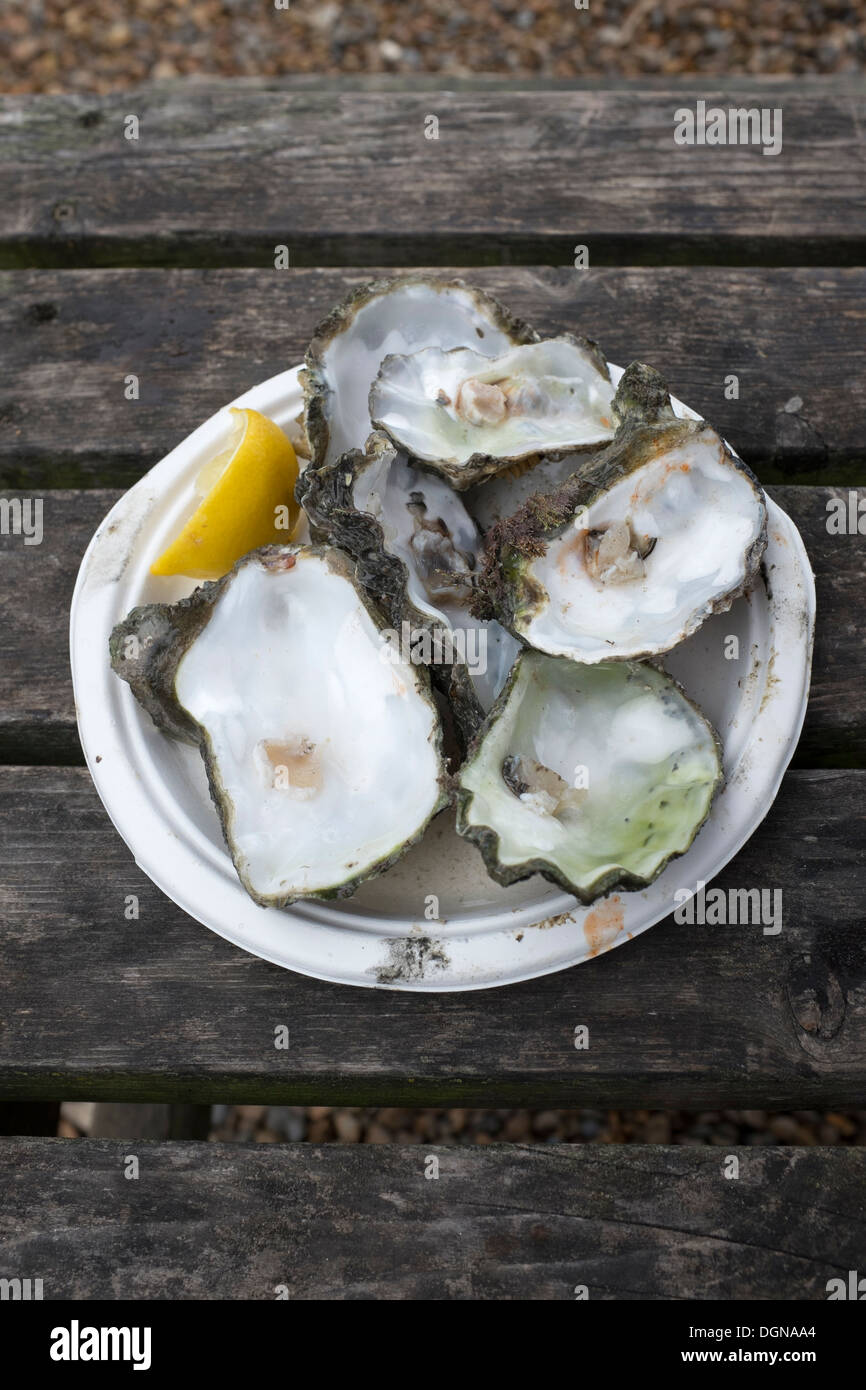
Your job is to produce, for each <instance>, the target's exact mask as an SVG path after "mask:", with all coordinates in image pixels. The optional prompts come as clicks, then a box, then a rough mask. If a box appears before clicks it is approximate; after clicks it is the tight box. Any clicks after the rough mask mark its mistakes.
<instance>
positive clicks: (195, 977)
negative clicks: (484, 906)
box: [0, 768, 866, 1110]
mask: <svg viewBox="0 0 866 1390" xmlns="http://www.w3.org/2000/svg"><path fill="white" fill-rule="evenodd" d="M864 797H866V772H846V771H837V772H831V771H813V772H806V771H798V772H794V773H789V774H788V776H787V778H786V779H785V782H784V784H783V787H782V791H781V793H780V795H779V798H778V800H777V802H776V804H775V806H774V807H773V809H772V810H771V812H770V814H769V816H768V818H767V820H766V821H765V822H764V824H763V825H762V826H761V827H760V828H759V830H758V831H757V832H756V833H755V835H754V836H753V838H752V839H751V840H750V841H749V843H748V844H747V845H746V846H745V847H744V849H743V850H742V851H741V852H740V854H739V855H738V856H737V858H736V860H735V861H734V862H733V863H732V864H731V865H729V866H728V868H727V869H726V870H725V871H724V872H723V873H722V874H721V875H720V876H719V879H718V880H717V882H718V884H719V886H721V887H722V888H725V889H727V888H763V889H768V890H775V889H781V890H782V894H783V927H782V931H781V932H780V933H779V934H778V935H776V936H772V935H765V934H764V933H763V932H762V930H761V928H760V927H759V926H696V927H687V926H679V925H677V924H676V923H675V922H674V921H673V920H672V919H669V920H668V921H667V922H666V923H663V924H659V925H658V926H657V927H654V928H653V929H652V930H651V931H649V932H647V933H646V934H645V935H643V936H642V937H640V938H639V939H637V940H636V941H633V942H630V943H629V944H628V945H627V946H624V947H622V948H621V949H619V950H617V951H615V952H613V953H612V954H610V955H606V956H601V957H599V958H598V959H597V960H595V961H592V962H589V963H588V964H586V965H582V966H580V967H578V968H576V969H573V970H570V971H566V972H561V973H559V974H557V975H551V976H547V977H545V978H543V979H539V980H535V981H528V982H526V983H524V984H521V985H515V986H511V987H509V988H508V989H507V990H494V991H489V992H482V993H474V994H462V995H443V996H435V995H412V996H410V995H405V994H394V993H383V992H381V991H377V990H357V989H349V988H340V989H336V988H334V986H332V985H328V984H323V983H320V982H318V981H315V980H310V979H305V978H304V977H302V976H298V975H295V974H293V973H290V972H287V971H283V970H280V969H278V968H277V967H276V966H272V965H269V964H267V963H265V962H263V961H259V960H257V959H254V958H252V957H250V956H247V955H245V954H244V953H243V952H241V951H240V950H238V949H236V948H235V947H233V946H231V945H229V944H228V943H227V942H225V941H223V940H222V939H221V938H219V937H217V936H215V935H214V934H213V933H211V932H209V931H207V930H206V928H204V927H202V926H200V925H198V924H196V923H195V922H193V921H192V920H191V919H190V918H188V917H187V916H185V914H184V913H183V912H181V911H180V910H179V909H178V908H175V907H174V906H173V905H172V904H171V903H170V902H169V901H168V900H167V899H166V898H165V897H164V896H163V895H162V894H161V893H160V892H159V891H158V890H157V889H156V888H155V887H153V885H152V884H151V883H150V882H149V880H147V879H146V878H145V876H144V875H143V874H142V872H141V871H140V870H139V869H138V868H137V867H136V865H135V864H134V863H133V860H132V857H131V855H130V853H129V851H128V850H127V848H126V846H125V845H124V844H123V843H122V842H121V840H120V838H119V837H118V836H117V834H116V833H115V831H114V829H113V828H112V826H111V825H110V823H109V821H108V818H107V816H106V815H105V812H104V811H103V809H102V807H101V805H100V803H99V801H98V799H97V796H96V793H95V791H94V789H93V787H92V785H91V783H90V779H89V777H88V774H87V772H86V771H85V770H84V769H78V768H66V769H62V768H6V769H2V770H0V924H2V931H0V980H2V981H3V1017H2V1028H0V1097H3V1098H8V1099H17V1098H25V1097H26V1098H27V1099H31V1100H38V1099H59V1098H63V1099H68V1100H73V1099H79V1100H84V1099H94V1100H98V1099H104V1100H152V1101H159V1100H172V1101H189V1102H193V1101H198V1102H206V1101H214V1102H216V1101H225V1102H228V1101H238V1102H254V1101H268V1100H273V1101H274V1102H278V1101H279V1102H286V1103H298V1104H302V1103H313V1104H318V1103H322V1104H350V1105H363V1104H382V1103H386V1104H417V1105H502V1106H523V1105H547V1104H550V1105H556V1106H566V1107H568V1106H575V1105H592V1106H609V1105H610V1106H614V1105H622V1106H633V1105H640V1106H660V1107H663V1108H680V1107H682V1108H687V1109H688V1108H695V1109H703V1108H714V1107H716V1106H741V1105H742V1106H757V1107H760V1108H766V1109H771V1110H772V1109H784V1108H786V1107H789V1106H790V1107H793V1108H803V1107H804V1106H805V1107H810V1106H827V1107H829V1108H832V1107H833V1106H836V1105H857V1104H860V1103H861V1102H862V1097H863V1090H864V1084H866V977H864V973H863V896H864V860H863V853H862V845H863V818H864V810H863V808H864V804H866V802H864ZM128 894H135V895H137V897H138V899H139V914H140V915H139V918H138V920H135V921H129V920H126V918H125V915H124V909H125V906H126V897H127V895H128ZM285 929H286V931H287V932H290V931H291V929H292V928H291V924H290V922H289V920H288V919H287V920H286V928H285ZM528 930H530V931H531V930H532V928H529V929H528ZM279 1024H285V1025H287V1026H288V1028H289V1034H290V1039H291V1043H290V1048H289V1050H288V1051H281V1050H280V1051H278V1050H277V1049H276V1048H275V1047H274V1029H275V1027H276V1026H277V1025H279ZM578 1024H586V1025H587V1026H588V1028H589V1030H590V1046H589V1048H588V1049H587V1050H585V1051H578V1050H576V1049H575V1047H574V1029H575V1026H576V1025H578Z"/></svg>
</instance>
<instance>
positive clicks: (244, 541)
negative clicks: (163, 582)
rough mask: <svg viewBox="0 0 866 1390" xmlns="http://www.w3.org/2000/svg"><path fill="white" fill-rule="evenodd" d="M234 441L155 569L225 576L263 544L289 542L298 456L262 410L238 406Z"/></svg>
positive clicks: (210, 467)
mask: <svg viewBox="0 0 866 1390" xmlns="http://www.w3.org/2000/svg"><path fill="white" fill-rule="evenodd" d="M231 414H232V416H233V417H234V430H233V435H232V438H231V439H230V441H229V444H228V446H227V447H226V448H225V449H223V450H221V451H220V452H219V453H218V454H217V455H215V457H214V458H212V459H211V460H209V462H208V463H206V464H205V466H204V468H203V469H202V470H201V472H200V473H199V476H198V478H197V479H196V484H195V488H196V492H197V494H198V495H199V497H200V498H201V499H202V500H201V502H200V503H199V505H198V507H197V508H196V510H195V512H194V513H193V515H192V516H191V517H190V519H189V521H188V522H187V523H186V525H185V526H184V528H183V530H182V531H181V532H180V535H178V536H176V537H175V539H174V540H173V541H172V543H171V545H169V546H168V548H167V549H166V550H164V551H163V553H162V554H161V555H160V557H159V559H158V560H155V561H154V563H153V564H152V565H151V567H150V572H151V574H159V575H167V574H184V575H189V576H190V578H192V579H220V578H221V577H222V575H224V574H227V573H228V571H229V570H230V569H231V568H232V566H233V565H234V564H235V563H236V561H238V560H239V559H240V558H241V556H242V555H246V554H247V553H248V552H249V551H250V550H257V549H258V547H259V546H260V545H272V544H273V545H284V544H285V542H286V541H287V540H289V539H290V538H291V535H292V532H293V531H294V529H295V526H296V524H297V520H298V513H299V508H298V504H297V502H296V501H295V483H296V482H297V479H298V460H297V458H296V457H295V451H294V449H293V448H292V446H291V443H290V442H289V440H288V439H287V438H286V436H285V434H284V433H283V431H282V430H281V429H280V427H279V425H275V424H274V422H273V420H269V419H268V418H267V416H266V415H260V414H259V412H258V411H257V410H239V409H232V411H231Z"/></svg>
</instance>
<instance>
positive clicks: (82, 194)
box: [0, 78, 866, 266]
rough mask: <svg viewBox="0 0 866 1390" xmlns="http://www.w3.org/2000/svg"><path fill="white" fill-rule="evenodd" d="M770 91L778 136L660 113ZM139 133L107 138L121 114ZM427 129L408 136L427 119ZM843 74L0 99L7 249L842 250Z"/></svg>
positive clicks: (859, 186) (195, 256)
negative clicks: (750, 86) (758, 84)
mask: <svg viewBox="0 0 866 1390" xmlns="http://www.w3.org/2000/svg"><path fill="white" fill-rule="evenodd" d="M697 100H703V101H706V103H707V105H708V106H722V107H724V108H725V109H728V108H729V107H731V106H741V105H746V106H749V105H751V106H755V107H768V108H770V109H772V108H775V107H781V109H782V111H783V117H784V123H783V133H784V143H783V149H782V152H781V154H780V155H778V156H777V157H769V158H768V157H766V156H764V155H763V154H762V151H761V148H760V147H759V146H757V145H731V146H718V147H706V146H705V147H698V146H693V147H683V146H677V145H676V144H675V143H674V138H673V137H674V127H675V112H676V111H677V110H678V109H680V108H682V107H691V108H692V109H694V107H695V103H696V102H697ZM129 113H133V114H135V115H137V116H138V118H139V121H140V138H139V139H138V140H137V141H132V140H126V139H124V134H123V131H124V118H125V116H126V115H127V114H129ZM430 115H434V116H436V117H437V119H438V121H439V138H438V139H428V138H426V137H425V128H427V127H426V124H425V123H426V121H427V117H428V116H430ZM864 117H866V87H864V84H863V83H862V81H858V80H857V79H852V80H848V81H846V80H845V79H839V78H837V79H834V80H833V81H832V82H830V81H828V82H826V83H807V82H805V81H801V82H799V83H797V84H793V83H787V84H784V85H782V86H779V85H777V84H771V83H767V84H766V85H765V86H763V87H762V88H759V89H757V90H756V91H754V92H751V93H750V94H749V95H748V96H744V95H743V94H742V93H737V92H735V91H730V92H729V91H728V90H727V89H726V88H725V87H724V86H723V85H721V84H720V85H719V86H718V87H717V88H715V89H714V88H713V87H712V86H711V85H708V83H707V82H702V83H699V84H694V85H688V84H670V85H669V86H667V87H665V86H658V85H649V84H648V85H646V86H637V87H627V88H620V89H618V90H604V89H596V90H588V89H583V90H572V91H548V92H539V91H537V90H530V91H520V90H514V89H512V90H509V91H502V92H496V91H491V90H485V91H480V92H466V91H459V92H458V91H447V92H446V91H439V92H431V91H426V90H422V91H390V92H381V91H378V92H370V91H357V90H356V91H352V90H345V89H343V90H336V91H335V90H334V89H333V87H329V88H325V89H324V90H318V91H317V90H315V89H312V88H309V87H303V88H298V87H292V86H291V85H289V84H285V83H279V82H268V81H263V82H261V83H255V84H252V83H248V84H243V85H240V84H216V83H212V84H201V85H199V84H196V85H195V86H189V85H183V84H178V85H176V86H172V85H168V86H165V85H163V86H151V87H143V88H141V89H139V90H136V91H131V92H125V93H123V95H122V96H121V95H111V96H108V97H102V98H97V97H92V96H83V95H80V96H75V95H69V96H59V97H41V98H36V99H33V98H26V97H25V98H21V97H6V98H5V99H4V100H3V103H2V106H0V138H2V148H0V179H2V181H3V184H4V186H11V187H12V188H14V190H15V196H14V197H9V198H7V199H4V200H3V203H2V205H0V255H2V258H3V262H4V263H5V264H7V265H15V266H20V265H74V264H78V265H100V264H102V265H109V264H113V265H118V264H162V265H165V264H175V265H204V264H212V265H231V264H235V265H261V266H265V265H269V264H272V263H273V254H274V246H275V245H276V244H280V243H281V244H285V245H287V246H288V247H289V250H290V254H291V257H292V263H293V264H296V265H375V264H382V263H388V262H390V263H393V264H395V265H412V264H415V265H417V264H424V263H427V262H429V261H430V260H431V259H432V260H434V261H438V262H440V263H442V262H447V261H450V262H452V263H458V264H464V265H465V264H483V263H487V264H498V263H501V262H502V261H520V262H523V263H532V262H538V261H542V262H548V263H557V262H558V263H560V264H566V265H571V264H572V263H573V247H574V245H575V244H576V243H583V244H586V245H588V246H589V248H590V255H591V258H592V263H593V264H596V265H599V264H608V265H610V264H623V263H632V264H635V263H639V262H643V263H667V264H671V263H676V262H677V261H679V260H685V259H687V260H689V261H692V262H695V261H700V260H703V261H704V262H720V261H728V262H731V263H740V264H752V263H754V262H755V261H756V260H757V261H763V262H764V263H768V262H769V263H779V262H781V263H784V264H801V265H802V264H813V265H821V264H829V265H839V264H857V263H859V264H862V263H863V261H864V246H866V235H864V221H863V211H864V184H863V179H862V176H861V167H862V149H863V143H862V133H861V130H862V124H863V121H864Z"/></svg>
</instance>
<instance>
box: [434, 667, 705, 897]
mask: <svg viewBox="0 0 866 1390" xmlns="http://www.w3.org/2000/svg"><path fill="white" fill-rule="evenodd" d="M722 780H723V777H722V767H721V757H720V748H719V742H718V739H717V737H716V734H715V733H714V731H713V729H712V728H711V726H710V725H709V724H708V723H707V721H706V720H705V719H704V717H703V715H702V714H701V713H700V712H699V710H698V709H697V708H696V707H695V706H694V705H693V704H691V702H690V701H689V700H688V699H687V698H686V696H685V695H684V694H683V693H682V691H681V690H680V688H679V686H678V685H677V684H676V682H675V681H673V680H672V679H671V678H670V677H669V676H667V675H665V673H664V672H663V671H660V670H658V669H657V668H656V667H655V666H651V665H648V664H644V663H637V662H620V663H613V664H610V665H599V666H592V667H587V666H578V665H576V664H575V663H574V662H570V661H564V660H562V659H561V658H559V657H549V656H544V655H543V654H542V653H541V652H533V651H524V652H523V653H522V654H521V655H520V656H519V657H518V658H517V661H516V662H515V664H514V667H513V669H512V672H511V675H510V676H509V679H508V684H507V685H506V687H505V689H504V690H503V692H502V694H501V695H500V697H499V699H498V700H497V701H496V704H495V705H494V706H493V709H492V710H491V711H490V714H489V715H488V717H487V719H486V721H485V723H484V726H483V728H482V729H481V731H480V733H479V735H478V737H477V739H476V741H475V743H474V745H473V747H472V749H471V750H470V754H469V757H468V759H467V761H466V763H465V764H464V766H463V768H462V769H461V772H460V774H459V778H458V810H457V829H458V831H459V832H460V834H461V835H465V836H467V837H468V838H469V839H471V840H473V841H474V842H475V844H476V845H477V846H478V848H479V849H480V851H481V853H482V855H483V857H484V861H485V863H486V865H487V869H488V872H489V873H490V875H491V876H492V877H493V878H494V879H496V881H497V882H498V883H502V884H509V883H515V882H516V881H517V880H519V879H523V878H528V877H529V876H530V875H531V874H534V873H540V874H543V875H544V877H545V878H547V879H550V880H551V882H553V883H558V884H560V885H561V886H562V887H563V888H565V889H567V890H568V892H570V893H574V895H575V896H576V897H577V898H579V899H580V901H581V902H584V903H589V902H592V901H593V900H594V899H595V898H598V897H600V896H601V895H602V894H604V893H607V892H609V891H610V890H611V889H612V888H625V889H633V888H644V887H646V886H647V884H649V883H651V882H652V881H653V879H655V878H656V877H657V876H658V875H659V874H660V873H661V871H662V869H663V868H664V867H665V865H666V864H667V862H668V860H669V859H671V858H672V857H673V856H674V855H679V854H683V853H684V852H685V851H686V850H687V849H688V848H689V846H690V845H691V843H692V841H693V840H694V838H695V835H696V834H697V832H698V830H699V829H700V827H701V825H702V824H703V822H704V820H705V819H706V817H707V815H708V813H709V810H710V806H711V804H712V800H713V797H714V795H715V794H716V792H717V790H718V789H719V787H720V786H721V784H722Z"/></svg>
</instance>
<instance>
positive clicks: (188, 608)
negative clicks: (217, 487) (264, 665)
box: [108, 543, 454, 909]
mask: <svg viewBox="0 0 866 1390" xmlns="http://www.w3.org/2000/svg"><path fill="white" fill-rule="evenodd" d="M299 552H304V553H306V554H313V555H315V556H316V557H317V558H320V559H322V560H323V561H324V562H325V565H326V567H327V569H328V570H329V571H330V572H331V573H335V574H339V575H340V576H341V577H342V578H345V579H347V580H348V581H349V583H350V584H351V585H352V587H353V589H354V590H355V593H356V595H357V597H358V599H359V601H360V602H361V604H362V605H363V607H364V608H365V610H366V611H367V613H368V614H369V616H370V617H371V619H372V620H373V623H374V624H375V626H376V628H377V629H378V630H379V631H380V632H381V631H382V630H383V629H385V628H387V626H388V622H387V619H386V618H385V615H384V614H383V613H382V612H381V610H380V609H379V607H378V606H377V605H376V604H375V602H374V601H373V600H372V599H371V598H370V595H369V594H368V593H367V591H366V590H365V588H364V586H363V584H362V583H361V581H360V580H359V579H358V577H357V574H356V566H355V564H354V563H353V561H352V559H351V557H350V556H349V555H347V554H346V553H345V551H343V550H341V549H339V548H338V547H337V546H333V545H304V544H299V543H287V544H286V545H266V546H260V547H259V548H258V549H256V550H250V551H248V552H247V553H246V555H242V556H241V557H240V559H239V560H237V561H236V563H235V564H234V565H233V566H232V568H231V569H230V570H229V571H228V572H227V573H226V574H224V575H223V576H222V577H221V578H220V579H217V580H208V581H206V582H205V583H204V584H201V585H199V586H198V587H197V588H196V589H195V590H193V592H192V593H191V594H189V595H188V596H187V597H186V598H183V599H179V600H178V601H177V602H176V603H173V604H168V603H150V604H141V605H138V606H137V607H135V608H133V609H131V610H130V612H129V613H128V614H127V615H126V617H125V618H123V619H121V621H120V622H118V623H116V624H115V626H114V627H113V629H112V631H111V633H110V636H109V643H108V645H109V658H110V663H111V668H112V670H113V671H114V674H115V675H116V676H118V677H119V679H121V680H123V681H125V682H126V683H127V684H128V685H129V687H130V689H131V690H132V693H133V695H134V696H135V698H136V700H137V701H138V703H139V704H140V705H141V706H142V707H143V709H144V710H145V712H146V713H147V714H148V715H150V717H151V719H152V720H153V722H154V724H156V726H157V728H158V729H159V730H160V731H161V732H162V733H164V734H167V735H168V736H169V737H172V738H175V739H177V740H178V741H181V742H185V743H187V744H190V745H192V746H193V747H197V748H198V750H199V753H200V755H201V758H202V762H203V763H204V767H205V775H206V777H207V784H208V791H209V793H210V798H211V802H212V803H213V806H214V808H215V810H216V814H217V818H218V820H219V825H220V831H221V834H222V838H223V843H224V846H225V849H226V851H227V853H228V855H229V858H230V859H231V862H232V865H233V867H234V870H235V873H236V874H237V876H238V879H239V881H240V883H241V885H242V886H243V888H244V890H245V892H246V893H247V894H248V896H249V897H250V898H252V900H253V902H255V903H258V905H259V906H260V907H272V908H278V909H282V908H287V907H291V905H292V904H293V903H296V902H332V901H335V900H339V899H344V898H349V897H351V896H352V895H353V894H354V893H355V892H356V891H357V890H358V888H359V887H360V886H361V884H362V883H366V882H367V881H368V879H371V878H377V877H379V875H380V874H383V873H385V872H387V870H388V869H390V868H392V867H393V865H394V864H396V863H397V862H398V861H399V860H400V859H402V858H403V856H404V854H406V853H407V852H408V850H410V849H411V848H412V846H413V845H415V844H417V843H418V842H419V841H420V840H421V838H422V837H423V835H424V834H425V832H426V830H427V827H428V826H429V825H430V823H431V821H433V820H434V819H435V817H436V816H437V815H439V814H440V812H442V811H444V810H446V809H447V807H449V806H450V805H452V804H453V801H454V785H453V779H452V777H451V775H450V774H449V772H448V770H447V767H446V763H445V755H444V747H443V743H444V736H443V727H442V718H441V715H440V712H439V710H438V708H437V706H436V702H435V699H434V697H433V692H432V689H431V685H430V679H429V675H428V673H427V671H426V669H425V668H424V667H422V666H417V667H413V668H412V669H413V671H415V672H416V689H417V691H418V694H419V695H420V696H421V698H423V699H424V700H425V701H426V703H427V704H428V705H429V707H430V709H431V712H432V714H433V719H434V723H433V731H432V732H433V751H434V755H435V759H436V766H437V772H438V775H437V779H436V780H437V784H438V787H439V794H438V797H437V799H436V802H435V804H434V806H433V809H432V810H431V811H430V813H429V815H428V816H427V817H426V818H425V820H424V821H423V823H422V824H421V825H420V826H419V827H418V828H417V830H416V831H415V832H414V833H413V834H412V835H410V836H409V837H407V838H406V839H402V840H401V841H400V843H399V845H398V846H397V847H396V848H395V849H394V850H393V851H392V852H391V853H390V854H388V855H385V856H383V857H382V858H381V859H378V860H376V861H375V862H374V863H373V864H371V865H370V867H369V868H368V869H366V870H365V871H364V872H363V873H361V874H358V875H355V876H353V877H351V878H347V879H343V880H341V882H340V883H338V884H334V885H331V886H329V887H328V888H323V889H317V890H315V891H313V892H310V893H288V894H262V893H258V892H257V891H256V890H255V889H254V888H253V886H252V884H251V883H250V881H249V879H248V876H247V875H246V874H245V872H244V871H243V869H242V867H241V864H240V863H239V862H238V856H237V855H236V852H235V849H234V847H233V844H232V840H231V838H230V834H229V832H230V829H231V826H232V820H231V816H232V813H233V810H234V805H233V802H232V800H231V797H230V796H229V794H228V792H227V791H226V789H225V786H224V784H223V782H222V779H221V777H220V776H219V775H218V764H217V759H216V757H215V754H214V750H213V744H212V740H211V737H210V735H209V733H208V730H207V729H206V727H205V726H204V725H202V724H199V722H198V721H197V720H196V719H195V718H194V716H193V715H191V714H190V713H189V712H188V711H187V710H186V709H185V707H184V706H183V705H182V704H181V702H180V700H179V699H178V698H177V695H176V693H175V679H176V676H177V669H178V666H179V665H180V662H181V660H182V658H183V657H184V656H185V654H186V652H187V651H188V650H189V648H190V647H191V646H192V644H193V642H194V641H195V640H196V638H197V637H198V636H199V634H200V633H201V632H202V630H203V629H204V627H205V626H206V625H207V622H208V621H209V617H210V613H211V612H212V611H213V608H214V606H215V605H216V603H218V601H219V599H220V597H221V595H222V593H223V591H224V590H225V589H226V588H227V586H228V585H229V583H230V582H231V580H232V578H233V577H234V576H235V574H237V573H238V572H239V571H240V570H241V569H242V568H243V567H244V566H245V565H247V564H249V563H252V562H254V561H261V560H262V559H263V558H265V559H266V558H268V557H273V559H274V560H277V559H281V558H284V557H285V556H287V555H292V556H294V555H296V554H298V553H299ZM175 615H179V616H180V623H178V622H177V621H175ZM151 618H153V619H156V620H157V621H161V622H162V623H163V624H165V625H166V637H167V640H166V641H165V642H163V643H162V644H161V645H160V647H159V649H158V651H157V652H156V653H155V654H154V656H153V657H150V658H147V657H146V658H145V660H144V662H143V670H142V671H141V673H140V674H138V673H130V674H125V673H124V672H123V671H122V670H120V669H118V667H119V665H120V664H121V662H122V656H121V653H120V646H121V643H122V641H123V640H124V639H125V638H126V637H128V636H130V635H133V634H136V630H137V628H138V627H139V626H140V624H141V623H142V622H145V621H147V620H149V619H151ZM154 659H156V660H157V662H158V665H157V669H156V675H155V678H150V676H149V674H148V671H149V661H153V660H154ZM131 675H134V679H132V678H131Z"/></svg>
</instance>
